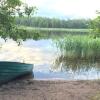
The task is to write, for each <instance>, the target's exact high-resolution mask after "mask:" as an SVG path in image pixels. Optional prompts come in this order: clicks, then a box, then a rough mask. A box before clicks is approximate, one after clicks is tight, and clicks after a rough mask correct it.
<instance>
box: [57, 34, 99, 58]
mask: <svg viewBox="0 0 100 100" xmlns="http://www.w3.org/2000/svg"><path fill="white" fill-rule="evenodd" d="M56 46H57V47H58V48H59V50H60V52H61V55H63V56H64V57H66V58H68V59H98V58H100V38H95V39H94V38H93V37H90V36H80V35H74V36H73V35H67V36H66V37H64V38H63V39H58V40H56Z"/></svg>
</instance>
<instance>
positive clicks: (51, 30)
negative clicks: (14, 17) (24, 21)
mask: <svg viewBox="0 0 100 100" xmlns="http://www.w3.org/2000/svg"><path fill="white" fill-rule="evenodd" d="M19 28H20V29H25V30H28V31H36V32H38V33H46V34H47V33H53V34H54V33H66V34H81V35H83V34H88V33H89V32H90V30H91V29H66V28H33V27H25V26H20V27H19Z"/></svg>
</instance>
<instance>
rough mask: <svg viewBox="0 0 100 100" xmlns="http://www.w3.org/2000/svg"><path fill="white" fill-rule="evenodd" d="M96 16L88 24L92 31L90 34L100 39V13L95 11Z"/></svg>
mask: <svg viewBox="0 0 100 100" xmlns="http://www.w3.org/2000/svg"><path fill="white" fill-rule="evenodd" d="M97 14H98V16H97V17H96V18H95V19H93V20H92V21H91V23H90V27H91V29H93V31H92V33H93V35H94V36H95V37H100V12H99V11H97Z"/></svg>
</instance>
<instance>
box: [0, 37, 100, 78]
mask: <svg viewBox="0 0 100 100" xmlns="http://www.w3.org/2000/svg"><path fill="white" fill-rule="evenodd" d="M0 47H1V48H0V61H17V62H25V63H31V64H34V68H33V74H34V79H41V80H42V79H62V80H63V79H64V80H89V79H99V78H100V60H98V61H80V60H77V61H68V60H63V59H61V55H60V54H59V50H58V49H57V47H56V45H55V43H54V40H53V39H40V40H33V39H27V40H26V41H22V42H21V44H20V46H18V43H16V42H15V41H13V40H12V39H7V41H6V42H5V41H4V40H3V39H1V38H0Z"/></svg>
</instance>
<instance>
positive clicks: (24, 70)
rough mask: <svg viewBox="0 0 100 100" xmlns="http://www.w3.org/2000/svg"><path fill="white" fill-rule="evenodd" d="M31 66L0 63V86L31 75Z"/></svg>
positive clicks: (16, 63)
mask: <svg viewBox="0 0 100 100" xmlns="http://www.w3.org/2000/svg"><path fill="white" fill-rule="evenodd" d="M32 70H33V65H32V64H25V63H18V62H0V84H2V83H5V82H8V81H10V80H12V79H15V78H17V77H20V76H22V75H25V74H29V73H32Z"/></svg>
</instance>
